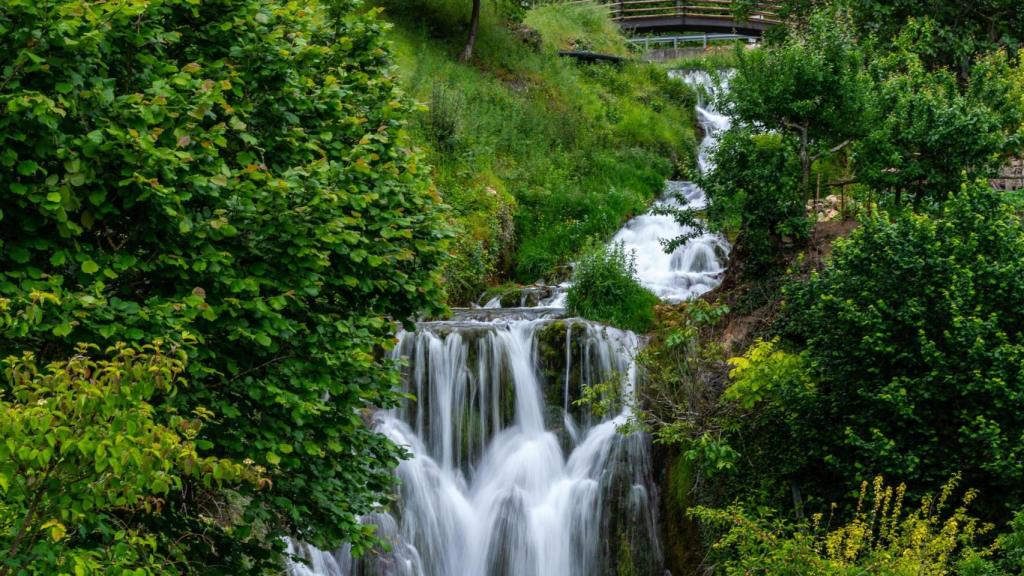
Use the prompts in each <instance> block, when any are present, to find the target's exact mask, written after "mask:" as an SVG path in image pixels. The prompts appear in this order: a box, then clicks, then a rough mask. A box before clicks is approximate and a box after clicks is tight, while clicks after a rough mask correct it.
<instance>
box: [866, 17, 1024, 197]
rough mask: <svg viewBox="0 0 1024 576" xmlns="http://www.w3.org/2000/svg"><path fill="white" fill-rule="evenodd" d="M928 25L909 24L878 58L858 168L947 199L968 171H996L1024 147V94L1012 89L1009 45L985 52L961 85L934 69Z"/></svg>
mask: <svg viewBox="0 0 1024 576" xmlns="http://www.w3.org/2000/svg"><path fill="white" fill-rule="evenodd" d="M936 34H937V33H936V31H935V30H934V28H932V27H931V26H930V25H926V26H914V27H911V28H908V29H907V30H905V31H904V33H903V34H901V36H900V37H899V38H898V41H897V43H896V45H895V46H894V47H887V48H889V49H890V50H891V52H890V53H888V54H885V55H883V56H879V57H878V58H876V59H875V60H874V61H873V62H872V66H871V68H872V75H873V76H875V77H876V78H877V81H876V83H875V86H874V88H873V91H872V98H871V102H872V105H871V107H870V112H869V114H868V117H867V120H866V123H867V126H868V132H867V134H866V136H865V137H864V139H863V140H862V141H860V142H858V143H857V145H856V146H855V148H854V155H853V157H854V174H855V176H856V177H857V179H858V181H860V182H861V183H864V184H866V185H868V186H870V187H872V188H874V189H876V190H892V191H893V192H895V194H896V196H895V202H896V204H899V203H900V200H901V195H902V194H904V193H906V194H908V195H912V197H913V198H914V199H915V200H916V201H917V202H918V203H920V202H921V201H922V200H929V201H941V200H944V199H945V193H946V192H948V191H950V190H955V189H956V186H957V185H958V184H959V182H960V180H961V178H962V177H963V176H962V172H964V171H966V172H967V174H968V176H969V177H971V178H974V177H978V176H984V177H991V176H994V175H995V174H996V173H997V172H998V171H999V168H1000V167H1001V166H1002V165H1003V164H1004V163H1005V162H1006V161H1007V158H1008V157H1010V156H1012V154H1013V153H1014V152H1016V151H1018V150H1019V149H1020V146H1021V136H1022V134H1024V131H1022V128H1024V102H1022V101H1021V100H1020V99H1019V98H1014V97H1013V92H1014V90H1015V89H1016V87H1015V85H1014V78H1015V76H1017V75H1019V74H1020V71H1021V68H1020V65H1019V64H1018V65H1017V66H1016V67H1015V66H1012V65H1011V63H1010V61H1009V59H1008V58H1007V56H1006V53H1004V52H996V53H993V54H990V55H987V56H984V57H980V58H979V60H978V61H977V63H976V64H975V66H973V67H972V69H971V74H970V80H968V81H967V83H966V85H964V86H962V85H961V83H960V82H959V80H958V78H957V76H956V74H955V72H954V71H952V70H948V69H944V68H938V69H930V68H929V67H928V65H927V63H926V55H925V54H927V50H928V47H930V46H932V45H933V44H934V41H935V36H936Z"/></svg>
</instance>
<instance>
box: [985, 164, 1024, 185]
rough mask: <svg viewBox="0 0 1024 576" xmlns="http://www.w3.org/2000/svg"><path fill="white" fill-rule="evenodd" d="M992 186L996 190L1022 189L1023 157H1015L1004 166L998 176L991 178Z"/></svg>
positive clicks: (1023, 181)
mask: <svg viewBox="0 0 1024 576" xmlns="http://www.w3.org/2000/svg"><path fill="white" fill-rule="evenodd" d="M992 187H993V188H995V189H996V190H1020V189H1024V159H1022V158H1017V159H1015V160H1012V161H1011V162H1010V163H1009V164H1008V165H1007V166H1005V167H1004V168H1003V170H1002V171H1001V172H1000V174H999V178H995V179H993V180H992Z"/></svg>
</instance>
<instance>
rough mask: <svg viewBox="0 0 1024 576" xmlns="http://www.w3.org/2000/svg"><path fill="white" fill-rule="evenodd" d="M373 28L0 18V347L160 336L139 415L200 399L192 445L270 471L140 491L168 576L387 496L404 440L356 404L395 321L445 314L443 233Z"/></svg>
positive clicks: (263, 556) (82, 9) (69, 350)
mask: <svg viewBox="0 0 1024 576" xmlns="http://www.w3.org/2000/svg"><path fill="white" fill-rule="evenodd" d="M383 31H384V24H382V23H381V22H379V21H378V20H376V18H375V13H374V12H372V11H371V12H366V11H365V9H363V8H361V5H360V4H359V3H358V2H356V1H351V0H325V1H322V2H316V1H314V2H302V3H293V2H277V1H271V0H211V1H205V2H192V1H190V0H162V1H159V2H141V1H136V0H117V1H111V2H91V1H85V0H62V1H59V2H50V3H42V4H40V3H37V2H32V1H26V0H11V1H8V2H5V4H4V8H3V10H2V11H0V50H2V51H3V53H4V54H7V55H9V57H10V58H9V59H8V60H7V61H6V62H5V64H4V65H3V67H2V69H0V70H2V72H0V73H2V78H0V110H2V111H3V113H2V114H0V222H2V224H0V303H2V307H0V310H2V317H0V318H2V322H0V355H3V356H6V355H15V356H19V357H20V356H21V355H22V354H23V353H25V352H34V353H35V358H36V359H37V361H38V362H40V363H42V364H46V363H49V362H52V361H57V360H60V359H63V358H69V357H71V356H72V355H73V354H74V351H75V349H76V348H75V343H77V342H86V343H92V344H96V345H100V346H101V347H105V346H107V345H109V344H111V343H113V342H116V341H125V342H127V343H129V346H132V347H137V346H139V345H141V344H144V343H147V342H152V341H155V340H157V339H165V341H168V342H173V343H175V345H177V346H179V347H180V348H181V349H182V350H184V351H186V352H187V353H188V356H189V362H188V365H187V366H186V367H184V372H183V373H182V377H183V378H185V379H187V380H188V381H189V382H190V386H189V388H188V389H187V390H182V391H180V392H179V393H177V394H173V395H172V394H160V395H158V396H157V397H155V398H154V399H153V405H154V406H155V407H157V409H156V410H155V411H154V413H153V415H152V418H153V419H154V420H155V421H157V422H159V423H163V424H167V421H166V418H168V417H169V416H167V415H168V414H169V413H170V412H167V411H168V410H170V411H176V412H177V413H178V414H191V413H193V412H195V411H207V412H209V413H210V414H213V415H214V417H213V418H211V419H210V420H209V421H208V422H206V424H205V425H204V426H203V428H202V429H201V430H200V431H197V435H196V438H195V444H194V445H195V447H196V450H197V451H198V453H199V454H200V455H201V456H202V457H203V458H207V457H218V458H228V459H231V460H232V461H236V462H242V461H252V462H253V463H255V464H256V465H259V466H263V467H265V468H266V470H267V477H268V478H269V479H270V481H271V482H272V487H269V488H268V489H263V490H259V489H257V487H255V486H252V485H247V484H239V485H237V486H234V488H233V490H234V491H235V492H236V493H237V498H235V497H231V506H228V505H227V501H228V499H229V495H228V494H227V493H225V492H223V491H222V490H220V489H219V488H218V487H216V486H210V487H207V486H205V485H203V484H202V483H201V482H197V480H196V479H194V478H193V477H188V476H182V477H181V483H180V484H179V482H178V481H176V480H173V479H170V478H168V479H167V480H166V481H165V482H164V483H163V485H162V486H161V485H160V484H157V485H156V486H153V485H152V484H150V486H151V487H153V488H157V489H156V490H153V492H152V493H154V494H157V493H160V492H162V491H165V490H166V491H168V493H167V495H166V498H165V504H164V506H163V508H162V511H161V514H160V515H159V516H154V517H153V518H152V519H151V520H150V522H149V523H150V528H151V529H152V530H153V531H154V533H156V534H157V535H158V536H157V541H156V546H157V549H158V550H159V552H160V553H161V554H164V555H169V556H171V557H174V558H179V559H181V558H187V559H188V561H189V564H187V565H182V568H181V570H182V571H185V572H188V571H189V570H190V569H198V568H200V567H201V569H202V573H204V574H213V573H236V574H237V573H257V572H258V571H259V570H261V569H263V568H277V567H279V565H280V559H279V557H278V555H277V552H278V551H279V550H280V548H281V547H282V545H281V542H280V539H279V537H280V536H283V535H295V536H299V537H301V538H303V539H305V540H307V541H310V542H313V543H316V544H320V545H322V546H324V547H332V546H335V545H337V544H338V543H339V542H341V541H342V540H349V541H351V542H352V543H353V545H354V546H355V547H356V548H357V549H359V548H360V547H363V546H365V545H366V544H367V542H368V540H370V539H371V535H370V533H369V531H368V529H366V528H365V527H363V526H361V525H360V524H359V523H358V517H359V516H360V515H361V514H363V513H366V512H368V511H370V510H371V509H372V508H374V507H375V506H377V505H378V503H380V502H387V501H388V499H389V491H390V489H391V486H392V483H393V480H392V477H391V469H392V468H393V467H394V465H395V464H396V463H397V459H398V457H399V456H400V454H401V451H400V450H399V449H398V448H396V447H395V446H394V445H393V444H392V443H391V442H390V441H387V440H386V439H384V438H383V437H381V436H379V435H377V434H375V433H373V432H371V431H370V430H369V429H368V428H367V427H366V426H365V425H364V422H363V418H362V415H361V414H360V410H362V409H364V408H365V407H367V406H369V405H371V404H373V405H376V406H381V407H387V406H390V405H392V404H393V403H394V402H396V400H397V396H396V393H395V391H394V390H395V385H396V383H397V379H398V374H397V371H396V370H395V369H394V366H393V365H392V364H391V362H390V361H389V360H387V359H386V358H385V355H384V354H383V352H384V351H385V350H386V349H388V348H389V347H390V346H391V345H392V342H393V333H394V322H395V321H406V320H408V319H410V318H412V317H413V315H415V314H417V313H420V312H427V313H439V312H442V311H443V308H442V304H441V303H442V302H443V300H444V295H443V292H442V289H441V280H440V277H439V274H438V272H437V269H438V266H439V264H440V263H441V262H442V261H443V257H444V254H445V253H446V238H447V236H448V235H449V233H448V231H447V229H446V227H445V226H444V225H443V224H442V222H443V219H442V217H441V214H442V213H441V212H440V208H439V201H438V198H437V195H436V193H434V191H433V190H432V189H431V188H430V187H429V184H428V182H427V181H426V179H425V171H424V170H423V168H422V167H421V166H420V160H419V158H418V157H417V156H416V154H414V153H413V152H412V151H411V149H410V146H409V143H408V140H407V137H406V135H405V132H404V128H403V126H404V119H405V115H406V113H407V111H408V109H409V106H408V103H407V102H406V100H405V99H404V98H403V97H402V95H401V93H400V92H399V91H398V90H397V89H396V86H395V82H394V80H393V78H392V77H391V70H390V66H391V61H390V59H389V52H388V49H387V46H386V44H385V43H384V40H383V37H382V33H383ZM10 386H11V383H10V382H9V381H8V383H7V384H5V388H4V390H6V391H7V392H10ZM161 487H162V488H163V490H161V489H159V488H161ZM71 520H72V521H74V519H73V518H72V519H71ZM62 521H66V519H65V520H62ZM76 530H80V528H79V527H77V526H76V527H72V526H71V525H70V524H68V531H69V533H71V532H74V531H76ZM81 530H83V531H84V532H83V534H88V531H89V527H88V526H83V527H82V528H81Z"/></svg>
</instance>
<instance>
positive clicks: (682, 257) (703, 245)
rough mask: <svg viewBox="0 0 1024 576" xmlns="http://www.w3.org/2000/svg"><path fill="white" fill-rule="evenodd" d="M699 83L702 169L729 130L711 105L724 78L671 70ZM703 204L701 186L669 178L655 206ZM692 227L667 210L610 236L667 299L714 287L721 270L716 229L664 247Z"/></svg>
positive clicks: (723, 249) (722, 242)
mask: <svg viewBox="0 0 1024 576" xmlns="http://www.w3.org/2000/svg"><path fill="white" fill-rule="evenodd" d="M672 75H673V76H674V77H676V78H680V79H681V80H682V81H684V82H686V83H687V84H689V85H691V86H693V87H694V88H696V89H697V92H698V95H699V99H698V104H697V119H698V121H699V122H700V124H701V127H702V128H703V129H704V138H703V139H702V140H701V143H700V146H699V148H698V153H697V165H698V167H699V168H700V170H701V172H707V171H708V170H710V169H711V153H712V151H713V150H714V147H715V145H716V144H717V143H718V137H719V135H720V134H721V133H722V132H724V131H725V130H728V128H729V119H728V118H727V117H726V116H724V115H723V114H721V113H720V112H718V111H717V110H716V109H715V98H714V97H715V95H716V93H717V90H719V89H720V88H721V89H725V87H726V86H727V80H725V79H723V81H722V84H721V86H719V85H716V83H715V82H714V81H713V79H712V77H711V75H710V74H708V73H707V72H703V71H695V72H686V73H672ZM706 205H707V198H706V197H705V196H704V191H703V190H701V188H700V187H699V186H697V184H695V183H693V182H680V181H669V182H666V184H665V193H664V195H663V196H662V198H661V199H660V200H658V201H657V202H655V204H654V207H655V208H658V207H671V208H680V207H684V206H685V207H686V208H690V209H694V210H702V209H704V207H705V206H706ZM691 232H692V230H690V229H689V228H688V227H686V226H683V225H681V224H679V223H678V222H676V220H675V219H674V218H673V217H672V216H669V215H665V214H650V213H649V214H643V215H641V216H637V217H636V218H633V219H632V220H630V221H629V222H627V223H626V225H625V226H624V227H623V228H622V229H621V230H619V232H618V233H617V234H616V235H615V237H614V238H613V239H612V242H621V243H622V244H623V245H624V248H625V250H626V252H627V253H630V252H632V253H633V254H634V255H635V257H636V268H637V277H638V278H639V279H640V282H641V283H642V284H643V285H644V286H646V287H647V288H649V289H650V290H651V291H653V292H654V293H655V294H657V295H658V297H659V298H661V299H662V300H665V301H667V302H673V303H675V302H682V301H684V300H689V299H692V298H696V297H698V296H700V295H701V294H704V293H705V292H708V291H710V290H712V289H713V288H715V287H717V286H718V285H719V284H720V283H721V281H722V275H723V273H724V272H725V261H726V259H727V258H728V256H729V251H730V249H731V247H730V246H729V242H728V241H727V240H726V239H725V238H724V237H722V236H721V235H718V234H710V233H705V234H701V235H699V236H697V237H696V238H694V239H692V240H690V241H689V242H687V243H686V244H684V245H682V246H680V247H679V248H677V249H676V250H675V251H674V252H672V253H671V254H666V253H665V251H664V250H663V249H662V241H663V240H671V239H672V238H676V237H678V236H682V235H683V234H689V233H691Z"/></svg>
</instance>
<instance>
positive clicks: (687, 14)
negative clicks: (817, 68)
mask: <svg viewBox="0 0 1024 576" xmlns="http://www.w3.org/2000/svg"><path fill="white" fill-rule="evenodd" d="M566 3H568V4H594V5H596V6H599V7H601V8H605V9H607V10H609V11H610V12H612V19H613V20H615V21H623V20H640V19H645V18H656V17H659V16H672V17H682V18H709V19H714V20H731V19H732V10H731V8H730V6H731V5H732V4H733V2H732V0H696V1H695V0H688V1H683V0H680V1H676V0H619V1H611V2H609V1H608V0H604V1H603V2H597V1H595V0H568V1H567V2H566ZM753 8H754V9H753V10H752V11H751V12H750V18H749V21H757V22H763V23H765V24H781V23H782V19H781V18H780V17H779V14H778V12H776V11H775V10H777V9H778V8H779V5H778V4H777V3H774V2H758V3H756V4H755V5H754V6H753Z"/></svg>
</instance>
